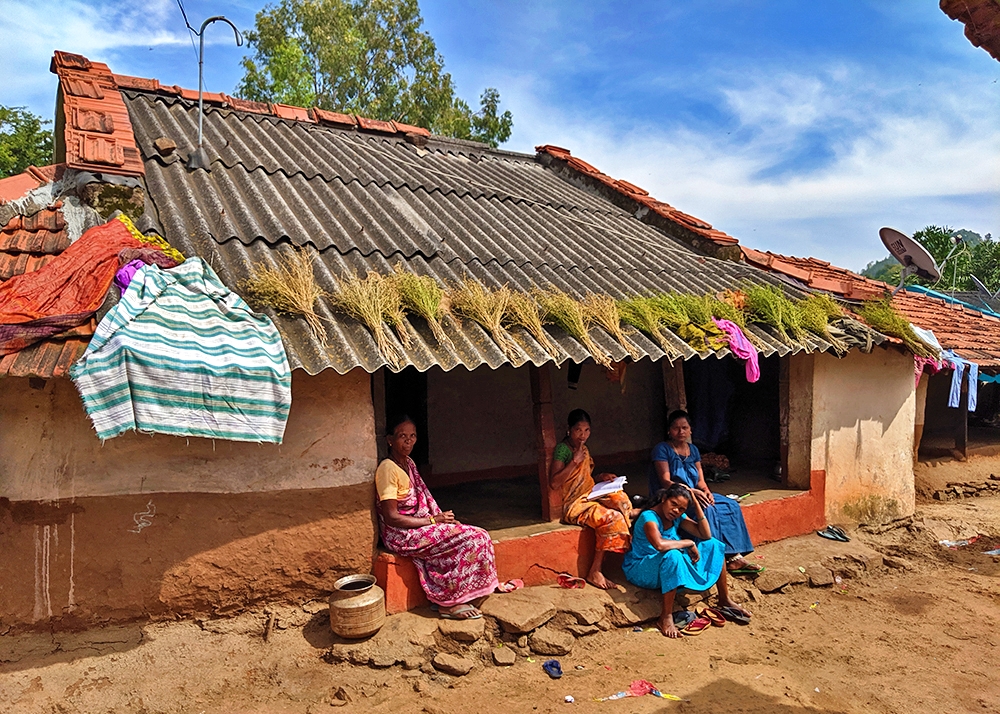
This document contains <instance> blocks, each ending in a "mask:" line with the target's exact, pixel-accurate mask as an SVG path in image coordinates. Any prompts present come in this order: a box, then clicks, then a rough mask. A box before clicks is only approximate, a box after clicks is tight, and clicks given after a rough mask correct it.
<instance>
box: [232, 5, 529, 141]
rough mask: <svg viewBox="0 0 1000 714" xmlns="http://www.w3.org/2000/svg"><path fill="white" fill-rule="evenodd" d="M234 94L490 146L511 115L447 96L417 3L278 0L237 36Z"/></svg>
mask: <svg viewBox="0 0 1000 714" xmlns="http://www.w3.org/2000/svg"><path fill="white" fill-rule="evenodd" d="M246 37H247V40H248V41H249V43H250V45H251V47H253V49H254V55H253V56H252V57H244V59H243V69H244V75H243V79H242V80H240V83H239V86H238V87H237V88H236V93H237V94H238V95H239V96H240V97H243V98H245V99H251V100H254V101H259V102H280V103H284V104H293V105H296V106H304V107H310V106H318V107H320V108H321V109H329V110H333V111H341V112H348V113H353V114H359V115H361V116H366V117H370V118H372V119H383V120H398V121H402V122H405V123H407V124H414V125H417V126H422V127H426V128H428V129H430V130H431V131H433V132H434V133H437V134H441V135H444V136H451V137H455V138H459V139H472V140H475V141H482V142H485V143H488V144H490V145H491V146H494V147H495V146H498V145H499V144H502V143H503V142H505V141H506V140H507V139H508V138H510V132H511V127H512V126H513V117H512V116H511V113H510V112H509V111H504V112H502V113H501V112H500V93H499V92H498V91H497V90H496V89H493V88H487V89H486V90H485V91H483V93H482V95H481V96H480V99H479V110H478V111H475V112H474V111H473V110H472V108H471V107H470V106H469V104H468V103H467V102H466V101H464V100H463V99H461V98H459V97H457V96H456V95H455V87H454V84H453V82H452V79H451V75H450V74H449V73H448V72H445V71H444V58H443V57H442V56H441V54H440V53H439V52H438V50H437V46H436V45H435V44H434V39H433V38H432V37H431V36H430V34H429V33H428V32H427V31H426V30H424V29H423V18H422V17H421V16H420V7H419V5H418V3H417V0H281V1H280V2H279V3H278V4H277V5H267V6H266V7H264V9H263V10H261V11H260V12H259V13H257V17H256V22H255V26H254V29H253V30H250V31H248V32H247V33H246Z"/></svg>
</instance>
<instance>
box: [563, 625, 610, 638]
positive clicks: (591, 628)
mask: <svg viewBox="0 0 1000 714" xmlns="http://www.w3.org/2000/svg"><path fill="white" fill-rule="evenodd" d="M566 631H567V632H569V633H570V634H571V635H573V637H587V636H588V635H594V634H597V633H598V632H600V631H601V628H599V627H598V626H597V625H567V626H566Z"/></svg>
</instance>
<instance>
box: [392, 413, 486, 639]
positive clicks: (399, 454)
mask: <svg viewBox="0 0 1000 714" xmlns="http://www.w3.org/2000/svg"><path fill="white" fill-rule="evenodd" d="M386 439H387V441H388V442H389V458H388V459H385V460H384V461H383V462H382V463H380V464H379V466H378V469H377V470H376V471H375V489H376V492H377V497H378V509H377V510H378V522H379V532H380V533H381V534H382V542H383V543H384V544H385V547H386V548H388V549H389V550H390V551H392V552H393V553H397V554H399V555H405V556H408V557H410V558H412V559H413V563H414V565H416V566H417V574H418V575H419V576H420V585H421V587H422V588H423V589H424V592H425V593H427V599H428V600H430V601H431V602H432V603H434V604H436V605H437V606H438V611H439V613H440V615H441V617H443V618H446V619H452V620H473V619H477V618H480V617H482V613H481V612H480V611H479V610H478V609H477V608H476V607H475V606H474V605H473V604H472V602H471V601H472V600H475V599H476V598H480V597H483V596H485V595H489V594H490V593H492V592H493V591H494V590H495V589H496V588H497V586H498V585H499V583H498V582H497V571H496V566H495V565H494V558H493V540H492V539H491V538H490V534H489V533H487V532H486V531H485V530H483V529H482V528H476V527H475V526H468V525H465V524H462V523H459V522H458V521H457V520H455V514H454V513H452V512H451V511H444V512H442V511H441V509H440V508H439V507H438V505H437V502H436V501H435V500H434V497H433V496H431V492H430V491H429V490H427V486H426V485H424V482H423V479H421V478H420V474H419V473H418V472H417V466H416V464H414V463H413V459H411V458H410V454H411V453H412V452H413V446H414V444H416V443H417V428H416V426H414V424H413V422H412V421H411V420H410V419H409V417H406V416H401V417H399V418H397V419H395V420H393V421H392V422H390V423H389V433H388V434H387V435H386Z"/></svg>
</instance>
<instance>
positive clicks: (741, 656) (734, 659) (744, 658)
mask: <svg viewBox="0 0 1000 714" xmlns="http://www.w3.org/2000/svg"><path fill="white" fill-rule="evenodd" d="M725 659H726V661H727V662H729V663H731V664H750V663H751V662H753V657H751V656H750V655H748V654H747V653H746V652H733V653H731V654H727V655H726V658H725Z"/></svg>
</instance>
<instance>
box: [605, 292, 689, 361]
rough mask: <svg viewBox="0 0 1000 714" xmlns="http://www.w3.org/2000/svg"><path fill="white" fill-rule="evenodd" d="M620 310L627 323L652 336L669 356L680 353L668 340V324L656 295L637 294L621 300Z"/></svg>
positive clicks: (619, 303)
mask: <svg viewBox="0 0 1000 714" xmlns="http://www.w3.org/2000/svg"><path fill="white" fill-rule="evenodd" d="M618 312H619V314H620V315H621V317H622V320H623V321H624V322H625V323H627V324H629V325H631V326H632V327H634V328H636V329H637V330H641V331H642V332H645V333H646V334H647V335H649V336H650V337H652V338H653V340H655V341H656V344H658V345H659V346H660V349H662V350H663V351H664V352H666V353H667V356H669V357H676V356H677V355H678V352H677V349H676V348H675V347H674V346H673V345H672V344H670V342H669V341H668V340H667V335H666V330H667V324H666V322H665V321H664V318H663V313H662V311H661V310H660V307H659V304H658V301H657V299H656V298H655V297H653V296H651V295H636V296H634V297H630V298H628V299H626V300H619V301H618Z"/></svg>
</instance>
